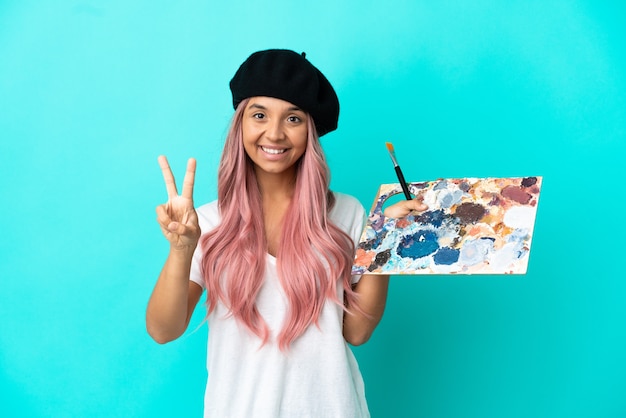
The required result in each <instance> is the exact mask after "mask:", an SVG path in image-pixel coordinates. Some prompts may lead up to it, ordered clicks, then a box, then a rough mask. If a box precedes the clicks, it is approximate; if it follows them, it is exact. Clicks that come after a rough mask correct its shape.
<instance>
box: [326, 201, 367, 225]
mask: <svg viewBox="0 0 626 418" xmlns="http://www.w3.org/2000/svg"><path fill="white" fill-rule="evenodd" d="M333 195H334V196H335V205H334V206H333V208H332V209H331V211H330V219H331V220H332V221H333V222H334V223H335V224H336V225H337V226H339V227H340V228H342V229H343V230H345V231H351V230H355V229H358V230H360V229H361V228H362V227H363V223H364V220H365V209H364V208H363V205H362V204H361V202H359V200H358V199H357V198H355V197H354V196H350V195H348V194H344V193H337V192H333Z"/></svg>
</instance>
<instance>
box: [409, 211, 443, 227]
mask: <svg viewBox="0 0 626 418" xmlns="http://www.w3.org/2000/svg"><path fill="white" fill-rule="evenodd" d="M444 219H445V214H444V212H443V210H442V209H438V210H433V211H428V212H424V213H422V214H421V215H419V216H418V217H417V218H416V220H417V222H421V223H423V224H430V225H432V226H434V227H436V228H439V227H440V226H441V224H442V223H443V220H444Z"/></svg>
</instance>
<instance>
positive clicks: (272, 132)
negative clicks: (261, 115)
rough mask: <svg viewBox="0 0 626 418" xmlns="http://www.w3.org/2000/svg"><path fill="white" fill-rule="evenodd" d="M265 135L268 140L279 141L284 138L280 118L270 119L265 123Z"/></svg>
mask: <svg viewBox="0 0 626 418" xmlns="http://www.w3.org/2000/svg"><path fill="white" fill-rule="evenodd" d="M265 136H266V137H267V139H269V140H270V141H281V140H283V139H285V130H284V126H283V122H282V121H281V120H280V119H275V120H270V121H269V123H268V124H267V130H266V131H265Z"/></svg>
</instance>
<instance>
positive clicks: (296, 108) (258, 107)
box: [250, 103, 304, 112]
mask: <svg viewBox="0 0 626 418" xmlns="http://www.w3.org/2000/svg"><path fill="white" fill-rule="evenodd" d="M250 108H255V109H261V110H267V107H265V106H263V105H261V104H258V103H252V104H251V105H250ZM287 111H289V112H294V111H299V112H304V110H302V109H300V108H299V107H298V106H291V107H290V108H288V109H287Z"/></svg>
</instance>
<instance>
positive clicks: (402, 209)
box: [383, 197, 428, 218]
mask: <svg viewBox="0 0 626 418" xmlns="http://www.w3.org/2000/svg"><path fill="white" fill-rule="evenodd" d="M427 209H428V206H427V205H425V204H424V202H422V199H421V198H419V197H416V198H415V199H411V200H401V201H399V202H398V203H394V204H393V205H391V206H389V207H388V208H386V209H385V210H384V211H383V215H385V217H386V218H404V217H405V216H407V215H408V214H409V213H411V212H413V211H416V212H424V211H425V210H427Z"/></svg>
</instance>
